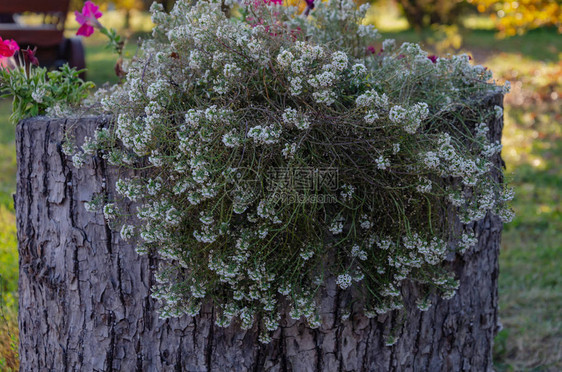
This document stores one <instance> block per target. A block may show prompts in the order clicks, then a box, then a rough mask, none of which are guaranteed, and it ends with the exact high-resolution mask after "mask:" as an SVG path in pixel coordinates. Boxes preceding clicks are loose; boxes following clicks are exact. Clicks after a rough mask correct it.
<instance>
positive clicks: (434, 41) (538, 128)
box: [0, 0, 562, 371]
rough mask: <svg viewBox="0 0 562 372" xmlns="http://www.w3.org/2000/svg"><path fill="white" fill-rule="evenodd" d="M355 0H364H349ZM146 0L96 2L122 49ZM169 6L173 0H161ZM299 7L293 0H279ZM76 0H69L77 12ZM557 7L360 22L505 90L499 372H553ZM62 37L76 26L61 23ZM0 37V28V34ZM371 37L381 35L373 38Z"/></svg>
mask: <svg viewBox="0 0 562 372" xmlns="http://www.w3.org/2000/svg"><path fill="white" fill-rule="evenodd" d="M360 1H361V2H365V1H364V0H360ZM151 2H152V1H151V0H103V1H96V3H100V4H102V5H103V7H104V8H103V9H104V12H105V14H104V16H103V18H102V21H103V23H104V24H105V25H106V26H109V27H114V28H117V29H119V30H120V31H121V32H122V33H123V34H125V35H127V36H128V38H129V44H128V47H127V49H126V53H127V54H129V55H132V54H134V53H135V50H136V44H137V40H138V39H139V38H144V37H146V36H147V35H148V33H149V32H150V30H151V28H152V23H151V21H150V15H149V14H148V13H147V12H146V10H147V9H148V7H149V6H150V4H151ZM160 2H162V3H164V6H165V7H166V8H168V9H170V8H171V6H172V5H173V3H174V1H173V0H163V1H160ZM289 2H290V3H291V4H292V5H297V6H299V7H300V8H301V9H304V8H305V3H304V0H289ZM82 5H83V1H81V0H72V5H71V7H72V9H71V10H74V9H80V8H81V7H82ZM561 12H562V4H561V1H559V0H558V1H557V0H520V1H493V0H375V1H374V2H372V7H371V9H370V10H369V13H368V17H367V20H366V22H368V23H371V24H374V25H375V26H376V27H377V28H379V30H380V31H381V33H382V36H383V38H395V39H396V40H397V41H398V42H404V41H413V42H420V43H421V44H422V46H423V47H424V48H425V49H427V50H428V51H430V52H431V53H435V54H438V55H441V56H446V55H447V54H448V53H461V52H466V53H468V54H469V55H471V56H472V58H473V60H474V61H473V62H474V63H477V64H482V65H484V66H486V67H489V68H490V69H492V71H493V72H494V75H495V77H496V79H497V80H498V82H500V83H503V81H505V80H510V81H511V82H512V92H511V93H510V94H508V95H507V96H506V97H505V126H504V136H503V143H504V149H503V151H502V156H503V157H504V159H505V162H506V164H507V170H506V176H507V178H508V179H509V181H510V182H511V184H512V185H513V186H514V187H515V191H516V197H515V200H514V208H515V210H516V213H517V216H516V218H515V220H514V221H513V222H512V223H511V224H508V225H506V226H505V229H504V234H503V237H502V246H501V254H500V277H499V295H500V319H501V322H502V323H503V330H502V331H500V333H499V334H498V336H497V337H496V341H495V347H494V360H495V367H496V369H497V370H498V371H561V370H562V311H561V310H560V309H562V275H561V274H562V272H561V269H560V262H561V258H562V203H561V198H562V35H561V34H560V33H561V32H562V18H561V17H562V15H561ZM66 27H67V31H66V32H67V36H72V35H73V34H74V33H75V32H76V29H77V25H76V23H75V22H74V17H73V16H72V15H69V17H68V20H67V25H66ZM1 36H2V35H0V37H1ZM381 40H382V39H381ZM84 43H85V45H86V60H87V66H88V78H89V79H90V80H92V81H94V82H95V83H96V85H97V86H101V85H103V84H106V83H108V82H109V83H115V82H117V78H116V77H115V75H114V73H113V66H114V64H115V59H116V58H115V56H114V55H112V53H111V50H109V49H107V48H105V45H104V43H105V40H104V39H103V37H101V36H100V35H97V34H94V36H93V37H91V38H88V39H84ZM375 47H376V48H377V49H379V48H380V47H381V45H380V43H379V44H378V45H375ZM10 108H11V107H10V102H8V101H6V100H3V101H0V371H10V370H16V369H17V367H18V357H17V335H18V330H17V275H18V257H17V246H16V235H15V232H16V229H15V212H14V209H13V199H12V194H13V192H14V190H15V179H16V177H15V173H16V156H15V144H14V131H15V128H14V126H13V125H12V124H10V122H9V121H8V117H9V114H10Z"/></svg>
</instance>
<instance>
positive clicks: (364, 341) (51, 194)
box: [16, 95, 502, 372]
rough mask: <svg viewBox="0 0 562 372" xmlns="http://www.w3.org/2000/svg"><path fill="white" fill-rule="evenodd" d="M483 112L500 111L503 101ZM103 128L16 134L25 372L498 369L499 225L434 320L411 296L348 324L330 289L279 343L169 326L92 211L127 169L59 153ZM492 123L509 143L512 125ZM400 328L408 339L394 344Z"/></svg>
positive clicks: (143, 266)
mask: <svg viewBox="0 0 562 372" xmlns="http://www.w3.org/2000/svg"><path fill="white" fill-rule="evenodd" d="M483 105H485V106H488V107H493V106H494V105H500V106H501V105H502V97H501V96H500V95H496V96H490V97H488V98H486V99H485V100H484V102H483ZM104 120H105V119H103V118H99V117H88V118H80V119H66V120H65V119H48V118H34V119H29V120H25V121H23V122H21V123H20V124H19V125H18V127H17V151H18V155H17V156H18V180H17V182H18V183H17V195H16V211H17V227H18V240H19V254H20V279H19V288H20V299H19V305H20V313H19V325H20V356H21V370H22V371H51V370H52V371H211V370H212V371H299V372H300V371H303V372H304V371H459V370H471V371H485V370H490V369H491V367H492V341H493V337H494V335H495V332H496V324H497V305H498V293H497V279H498V251H499V243H500V233H501V226H502V225H501V222H500V221H499V220H498V219H497V218H496V217H493V216H487V217H486V218H485V219H484V220H482V221H480V222H478V223H476V224H475V231H476V232H477V234H479V236H480V240H479V244H478V246H477V247H475V248H473V249H471V250H470V251H469V252H468V253H466V254H465V255H464V256H463V257H460V256H458V255H457V256H456V257H454V259H453V258H452V260H451V262H450V263H449V264H450V265H451V267H452V268H453V270H454V271H455V272H456V274H457V277H458V278H459V279H460V283H461V285H460V288H459V290H458V293H457V295H456V296H455V297H453V298H452V299H451V300H439V299H438V300H436V304H435V305H434V306H432V307H431V308H430V310H429V311H427V312H420V311H418V310H417V309H416V308H415V306H414V305H413V296H410V298H411V301H409V302H410V303H408V304H407V305H408V306H407V307H406V308H407V309H409V310H407V311H406V312H405V313H404V314H403V315H401V316H399V314H398V313H391V314H389V315H385V316H380V317H379V318H377V319H367V318H365V317H363V316H361V315H354V316H352V317H351V318H350V319H349V320H342V319H341V312H342V311H341V309H343V308H344V305H345V303H346V302H347V301H348V300H349V299H348V298H346V297H345V296H344V295H343V293H342V292H340V291H339V290H337V289H336V288H335V287H331V288H327V290H326V291H325V293H324V294H323V302H322V306H321V309H322V317H323V326H322V327H321V328H319V329H316V330H311V329H310V328H308V327H307V326H306V325H305V324H304V323H302V322H300V321H293V320H290V318H287V317H284V318H283V319H282V325H283V327H282V328H281V329H280V330H278V331H276V333H275V335H274V341H273V342H272V343H271V344H269V345H262V344H260V343H259V342H258V341H257V330H256V329H254V330H251V331H248V332H244V331H241V330H240V329H239V328H237V327H236V326H231V327H230V328H227V329H223V328H218V327H216V326H215V325H214V312H213V308H212V307H210V306H207V307H204V309H203V311H202V314H201V315H200V316H197V317H193V318H192V317H188V316H185V317H183V318H181V319H175V320H167V321H163V320H160V319H159V318H158V315H157V312H156V309H157V307H158V303H157V302H155V301H154V300H153V299H151V297H150V287H151V285H152V283H153V280H154V277H153V270H154V267H155V263H156V261H155V259H154V258H151V257H146V256H142V257H141V256H139V255H137V253H136V252H135V251H134V249H133V247H132V246H131V245H129V244H127V243H125V242H123V241H121V240H120V238H119V235H118V234H117V233H115V232H112V231H110V230H109V228H108V227H107V225H106V224H105V222H104V219H103V215H102V214H101V213H90V212H87V211H86V210H85V209H84V205H83V202H84V201H88V200H90V198H91V196H92V195H93V194H94V193H97V192H100V191H102V190H103V189H104V188H105V187H107V188H108V190H106V191H108V192H110V193H111V192H112V185H114V183H115V180H116V170H115V169H113V168H111V167H107V166H106V163H105V162H104V161H102V160H101V159H99V158H93V159H92V160H90V161H89V163H87V164H86V166H84V167H83V168H81V169H75V168H74V167H73V166H72V164H71V163H70V162H69V161H67V159H66V158H65V156H64V155H63V154H62V153H61V147H60V144H61V141H62V139H63V133H64V132H65V130H67V129H69V130H70V131H71V132H73V133H74V135H75V137H76V140H77V142H78V143H81V142H82V140H83V138H84V136H85V135H89V134H91V132H92V131H93V130H94V129H95V128H96V127H97V126H99V125H104V124H105V122H104ZM490 127H491V135H492V137H493V140H499V139H500V136H501V130H502V120H501V119H498V120H495V121H494V122H492V123H491V124H490ZM497 161H498V164H499V162H500V159H499V157H498V159H497ZM497 177H500V175H497ZM405 291H406V292H410V291H415V287H413V286H412V287H409V288H406V289H405ZM407 295H408V293H407ZM391 333H394V334H398V335H400V338H399V340H398V342H397V343H396V344H395V345H394V346H391V347H388V346H385V344H384V339H385V336H387V335H389V334H391Z"/></svg>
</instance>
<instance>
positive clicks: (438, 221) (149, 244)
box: [65, 0, 512, 342]
mask: <svg viewBox="0 0 562 372" xmlns="http://www.w3.org/2000/svg"><path fill="white" fill-rule="evenodd" d="M151 10H152V18H153V21H154V23H155V24H156V26H155V28H154V31H153V35H154V38H153V39H152V40H148V41H146V42H145V43H144V44H143V46H142V48H141V51H140V54H139V55H138V56H137V57H136V58H135V59H133V60H131V61H130V62H129V63H128V64H126V65H125V66H124V68H125V69H126V71H127V75H126V80H125V81H124V83H123V84H122V85H120V86H116V87H114V88H112V89H111V90H109V91H103V90H100V91H99V92H98V93H97V95H96V97H97V98H96V99H98V100H99V102H100V103H101V107H102V108H103V110H104V111H105V112H109V113H111V114H113V115H114V117H115V121H114V123H113V124H112V125H110V126H109V127H108V128H101V129H99V130H98V131H96V133H95V134H94V135H93V136H92V138H87V139H86V141H85V143H83V144H82V145H81V146H80V147H77V146H76V145H75V144H74V143H73V142H72V141H71V139H69V141H67V143H65V152H66V153H67V154H69V155H71V156H72V159H73V162H74V165H75V166H76V167H80V166H83V165H84V164H86V163H88V162H90V161H92V160H91V159H92V156H93V155H95V154H96V153H97V154H100V155H102V156H103V157H104V158H106V159H107V161H108V162H109V163H110V164H113V165H115V166H119V167H121V168H122V169H123V170H124V171H125V172H124V173H123V175H122V177H121V179H119V180H118V181H117V183H116V184H115V190H116V194H111V193H110V194H107V195H98V196H95V197H94V198H93V199H92V201H91V202H88V203H86V205H85V207H86V208H87V209H88V210H91V211H95V210H97V209H98V208H99V209H101V210H102V211H103V214H104V215H105V218H106V219H107V221H108V223H109V225H110V226H111V227H112V228H115V229H119V231H120V235H121V238H122V239H125V240H132V241H134V242H135V246H136V249H137V251H138V252H139V253H140V254H147V253H148V254H153V255H158V257H159V258H160V267H159V270H158V274H157V281H158V285H157V286H156V287H155V288H153V296H154V297H156V298H158V299H161V300H162V301H163V306H162V307H161V309H160V311H161V316H162V317H174V316H182V315H184V314H189V315H196V314H197V313H198V312H199V309H200V308H201V305H202V303H203V302H204V301H213V303H214V304H215V305H216V307H217V309H218V314H217V319H216V323H217V324H218V325H219V326H228V325H230V324H231V323H232V321H233V320H235V319H237V321H238V322H239V324H240V326H241V327H242V328H243V329H249V328H252V327H258V324H259V329H260V330H261V337H260V339H261V340H262V341H263V342H268V341H269V340H270V337H271V332H272V331H274V330H276V329H277V328H278V326H279V321H280V311H281V309H282V308H283V306H282V304H283V303H285V302H288V304H289V305H290V313H289V314H288V315H289V316H290V317H292V318H294V319H300V318H301V317H304V318H305V319H307V321H308V323H309V325H310V326H311V327H318V326H319V325H320V324H321V321H322V318H321V314H319V312H318V301H319V293H320V292H321V291H322V290H323V289H324V288H325V287H326V286H330V285H333V284H334V283H335V284H336V285H337V286H338V287H339V290H341V291H350V292H351V293H352V294H353V295H354V297H355V298H356V300H357V301H355V302H352V303H349V304H348V306H349V307H348V309H347V311H348V312H351V311H362V312H363V313H364V314H365V315H366V316H369V317H373V316H376V315H377V314H383V313H385V312H388V311H391V310H394V309H400V308H402V307H403V301H402V293H401V288H402V286H403V285H404V283H406V282H410V283H415V284H416V285H417V287H418V288H419V293H420V296H419V299H418V302H417V305H418V308H419V309H420V310H422V311H423V310H426V309H427V308H428V307H429V306H430V304H431V300H432V299H433V298H434V296H435V295H441V296H443V297H446V298H448V297H451V296H453V295H454V294H455V289H456V288H457V286H458V283H457V282H456V280H455V278H454V275H453V273H450V272H448V271H447V270H446V268H445V267H444V266H443V261H444V260H445V259H446V257H447V256H449V255H455V254H463V253H464V252H466V251H467V250H469V249H470V248H471V246H473V245H474V244H476V242H477V239H478V237H477V236H475V234H474V232H473V231H471V223H472V222H473V221H477V220H480V219H482V218H484V217H485V216H486V215H487V214H488V213H491V214H495V215H498V216H499V217H500V218H502V219H503V220H505V221H507V220H509V219H510V218H511V210H510V209H509V206H508V205H507V202H508V201H509V199H510V198H511V197H512V194H511V191H510V190H508V189H506V188H505V187H504V185H502V184H498V183H497V182H495V181H494V178H493V177H492V174H493V172H500V171H501V169H497V165H496V163H497V162H496V160H497V156H498V153H499V152H500V150H501V145H500V144H499V143H492V142H491V141H490V139H489V134H488V125H487V124H486V123H487V122H490V121H492V120H495V119H494V118H497V117H500V116H501V114H502V113H501V108H500V107H497V108H496V109H495V110H489V109H487V108H481V107H480V106H479V105H478V103H477V101H476V100H475V97H478V96H482V95H484V94H489V93H494V92H496V93H497V92H499V91H500V90H499V88H498V87H496V86H495V84H493V83H491V82H490V79H491V74H490V72H489V71H488V70H486V69H485V68H483V67H482V66H472V65H471V64H470V63H469V61H468V57H467V56H465V55H462V56H454V57H452V58H436V59H434V60H432V59H430V58H428V55H427V54H426V53H425V52H424V51H422V50H421V49H420V48H419V46H418V45H415V44H410V43H405V44H402V45H401V46H397V45H396V43H395V42H394V41H393V40H385V41H384V42H383V49H384V53H380V54H371V53H367V47H368V46H369V45H371V44H372V42H373V40H374V39H376V38H377V37H378V35H377V33H376V30H374V29H373V28H372V27H370V26H365V25H363V24H362V22H361V20H362V17H363V16H364V14H365V12H366V6H361V7H360V8H356V6H355V4H354V3H353V1H351V0H330V1H327V2H322V3H319V4H317V6H316V7H315V9H314V11H313V12H312V13H311V15H312V16H313V18H311V17H308V18H305V17H302V16H299V15H298V14H297V12H296V10H295V9H294V8H290V7H281V6H278V5H277V4H274V3H268V4H265V3H255V2H253V1H252V2H248V3H242V5H240V8H239V11H238V12H237V14H239V16H238V17H232V18H228V17H227V16H225V14H224V13H223V11H222V9H221V4H220V2H213V1H211V2H197V3H196V4H195V5H193V6H190V5H188V4H187V2H185V1H178V2H177V3H176V5H175V7H174V9H173V10H172V11H171V13H169V14H167V13H164V12H163V10H162V7H161V6H160V5H158V4H154V5H153V6H152V8H151ZM335 35H339V37H334V36H335ZM98 151H99V153H98ZM130 170H138V172H131V171H130ZM134 174H135V175H134ZM287 175H289V176H287ZM334 180H335V181H334ZM332 181H334V182H332ZM128 210H130V211H132V213H127V211H128ZM354 304H355V305H354Z"/></svg>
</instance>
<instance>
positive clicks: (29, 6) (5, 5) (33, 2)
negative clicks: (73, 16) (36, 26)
mask: <svg viewBox="0 0 562 372" xmlns="http://www.w3.org/2000/svg"><path fill="white" fill-rule="evenodd" d="M69 4H70V0H0V13H4V14H14V13H24V12H34V13H58V12H63V13H66V12H68V6H69Z"/></svg>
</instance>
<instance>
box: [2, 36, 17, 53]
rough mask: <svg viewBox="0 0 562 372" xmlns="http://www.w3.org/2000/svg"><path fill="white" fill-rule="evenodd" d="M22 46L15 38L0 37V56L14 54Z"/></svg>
mask: <svg viewBox="0 0 562 372" xmlns="http://www.w3.org/2000/svg"><path fill="white" fill-rule="evenodd" d="M18 50H20V47H19V45H18V43H16V42H15V41H14V40H11V39H10V40H2V38H1V37H0V58H2V57H11V56H13V55H14V54H15V53H16V52H17V51H18Z"/></svg>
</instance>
